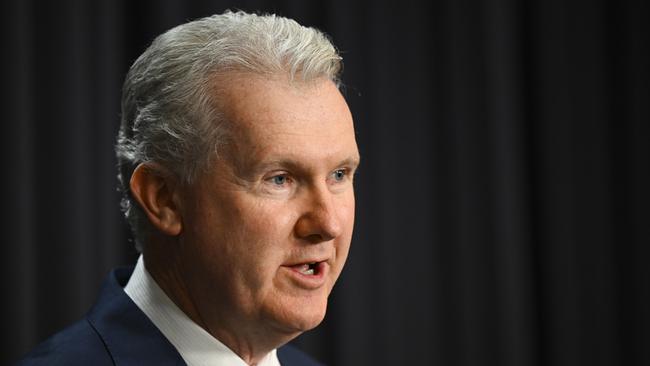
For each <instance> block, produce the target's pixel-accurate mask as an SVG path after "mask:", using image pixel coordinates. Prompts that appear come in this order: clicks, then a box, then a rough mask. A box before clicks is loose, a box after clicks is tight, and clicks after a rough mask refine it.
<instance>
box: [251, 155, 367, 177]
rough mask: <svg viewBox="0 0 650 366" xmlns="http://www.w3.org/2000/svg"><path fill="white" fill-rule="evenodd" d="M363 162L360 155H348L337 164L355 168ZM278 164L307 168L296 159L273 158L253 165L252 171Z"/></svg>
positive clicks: (299, 168) (294, 167) (255, 171)
mask: <svg viewBox="0 0 650 366" xmlns="http://www.w3.org/2000/svg"><path fill="white" fill-rule="evenodd" d="M360 163H361V158H360V157H358V156H357V157H348V158H345V159H343V160H341V161H340V162H338V163H337V164H336V166H350V167H352V168H353V169H356V168H357V167H358V166H359V164H360ZM273 166H278V167H287V168H289V169H292V170H305V169H304V168H303V166H302V165H301V164H300V163H298V162H297V161H296V160H294V159H272V160H269V161H266V162H263V163H261V164H259V165H256V166H253V167H252V169H251V172H252V173H254V174H257V173H259V172H261V171H264V170H266V169H268V168H269V167H273Z"/></svg>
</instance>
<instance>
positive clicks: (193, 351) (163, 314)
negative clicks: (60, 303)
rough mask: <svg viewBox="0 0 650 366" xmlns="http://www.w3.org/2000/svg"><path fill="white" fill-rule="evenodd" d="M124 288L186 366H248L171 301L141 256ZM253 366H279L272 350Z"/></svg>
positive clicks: (274, 351)
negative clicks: (174, 348)
mask: <svg viewBox="0 0 650 366" xmlns="http://www.w3.org/2000/svg"><path fill="white" fill-rule="evenodd" d="M124 291H125V292H126V294H127V295H129V297H130V298H131V300H133V302H135V304H136V305H137V306H138V307H139V308H140V310H142V312H144V313H145V314H146V315H147V317H148V318H149V320H151V322H153V324H154V325H155V326H156V327H157V328H158V329H159V330H160V332H161V333H162V334H163V335H164V336H165V337H166V338H167V339H168V340H169V342H170V343H171V344H172V345H173V346H174V347H176V350H177V351H178V353H180V355H181V357H182V358H183V360H185V362H186V363H187V364H188V366H248V365H247V364H246V362H244V360H242V359H241V358H240V357H239V356H238V355H237V354H236V353H235V352H233V351H232V350H230V349H229V348H228V347H226V346H225V345H224V344H223V343H221V342H219V341H218V340H217V339H216V338H214V337H213V336H212V335H211V334H210V333H208V332H206V331H205V330H204V329H203V328H201V327H200V326H199V325H198V324H196V323H194V322H193V321H192V319H190V318H189V317H188V316H187V315H186V314H185V313H184V312H183V311H182V310H181V309H180V308H178V306H176V304H174V302H173V301H172V300H171V299H170V298H169V297H168V296H167V295H166V294H165V292H163V290H162V289H161V288H160V287H159V286H158V284H157V283H156V281H155V280H154V279H153V278H152V277H151V275H150V274H149V272H148V271H147V269H146V268H145V266H144V260H143V258H142V255H141V256H140V258H138V264H137V265H136V266H135V270H134V271H133V274H132V275H131V278H130V279H129V282H128V283H127V285H126V287H125V288H124ZM257 365H258V366H280V361H279V360H278V357H277V354H276V350H273V351H271V352H270V353H269V354H268V355H266V356H265V357H264V358H263V359H262V360H261V361H260V362H259V363H258V364H257Z"/></svg>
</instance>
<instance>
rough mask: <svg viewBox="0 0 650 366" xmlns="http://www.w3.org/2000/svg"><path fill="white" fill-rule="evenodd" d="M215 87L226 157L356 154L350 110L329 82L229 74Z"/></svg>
mask: <svg viewBox="0 0 650 366" xmlns="http://www.w3.org/2000/svg"><path fill="white" fill-rule="evenodd" d="M215 83H216V84H218V85H215V87H216V90H215V97H216V98H215V99H216V101H217V105H218V108H219V110H220V111H221V112H222V113H223V118H224V119H225V120H226V121H227V122H226V123H227V124H228V129H229V131H230V136H229V143H228V145H229V148H227V149H226V150H228V151H229V152H230V154H231V155H232V156H230V157H231V158H233V159H235V160H237V161H242V160H243V161H248V160H249V159H250V158H257V159H262V158H264V157H271V156H275V157H277V158H279V157H281V156H291V157H292V158H294V159H298V160H299V159H300V158H302V157H304V158H306V159H316V158H317V157H318V155H322V156H325V155H354V154H357V155H358V152H357V150H356V141H355V138H354V126H353V122H352V116H351V114H350V110H349V108H348V106H347V103H346V102H345V99H344V98H343V96H342V95H341V93H340V92H339V90H338V87H337V85H336V84H335V83H334V82H333V81H331V80H329V79H326V78H320V79H314V80H308V81H303V80H290V79H288V78H286V77H283V76H279V77H265V76H258V75H250V74H234V75H233V74H230V75H227V76H223V77H220V78H217V79H216V81H215ZM317 153H319V154H317ZM243 161H242V163H243Z"/></svg>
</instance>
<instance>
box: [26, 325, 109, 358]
mask: <svg viewBox="0 0 650 366" xmlns="http://www.w3.org/2000/svg"><path fill="white" fill-rule="evenodd" d="M113 364H114V363H113V360H112V359H111V356H110V354H109V353H108V351H107V350H106V346H105V345H104V343H103V342H102V339H101V338H100V337H99V335H98V334H97V332H96V331H95V330H94V329H93V327H92V326H91V325H90V323H89V322H88V320H87V319H85V318H84V319H82V320H80V321H78V322H77V323H74V324H73V325H71V326H69V327H68V328H66V329H64V330H62V331H61V332H59V333H57V334H55V335H53V336H51V337H50V338H48V339H47V340H45V341H44V342H43V343H41V344H39V345H38V346H36V348H34V349H32V350H31V351H30V352H29V353H28V354H27V355H25V357H24V358H23V359H22V360H20V361H18V363H17V365H18V366H32V365H33V366H40V365H55V366H56V365H71V366H75V365H97V366H104V365H113Z"/></svg>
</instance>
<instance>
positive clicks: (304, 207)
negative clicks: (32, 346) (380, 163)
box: [144, 74, 359, 364]
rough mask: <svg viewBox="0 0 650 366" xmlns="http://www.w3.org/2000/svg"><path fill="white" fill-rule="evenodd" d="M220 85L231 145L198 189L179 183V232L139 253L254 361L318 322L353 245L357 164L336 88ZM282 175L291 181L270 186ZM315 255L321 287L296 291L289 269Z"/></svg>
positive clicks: (235, 81) (174, 294)
mask: <svg viewBox="0 0 650 366" xmlns="http://www.w3.org/2000/svg"><path fill="white" fill-rule="evenodd" d="M219 85H220V87H221V92H220V95H219V97H218V98H215V99H216V100H219V101H220V103H222V105H221V107H223V109H222V110H223V111H225V112H224V113H225V115H224V116H225V117H226V119H227V120H228V121H229V123H230V124H231V126H230V128H229V130H230V132H231V134H232V135H231V139H230V141H231V143H229V144H227V145H225V147H224V148H223V150H222V151H223V154H222V155H221V156H220V157H219V158H216V159H214V161H213V162H212V163H211V168H210V169H209V170H207V171H206V172H204V173H202V174H201V175H200V176H199V177H198V179H197V180H196V182H193V183H191V184H188V185H177V186H175V189H176V191H174V194H175V195H178V197H180V198H179V200H180V202H178V204H177V205H176V206H177V209H178V217H179V220H180V221H181V225H180V226H181V227H182V228H181V230H180V233H178V235H176V236H174V235H172V236H169V235H163V234H162V233H160V232H159V233H156V234H155V237H154V238H152V242H153V243H154V244H153V245H147V246H146V247H145V252H144V256H145V258H146V259H147V261H146V263H147V268H148V270H149V271H150V273H151V274H152V276H153V277H154V279H156V281H157V282H158V283H159V284H160V285H161V288H162V289H163V291H165V293H167V295H168V296H169V297H170V298H171V299H172V300H173V301H174V302H175V303H176V304H177V305H178V306H179V307H180V308H181V309H182V310H183V311H184V312H185V313H187V314H188V316H190V318H191V319H192V320H193V321H195V322H196V323H197V324H199V325H200V326H201V327H203V328H204V329H206V331H208V332H209V333H210V334H212V335H213V336H214V337H215V338H217V339H219V340H220V341H221V342H222V343H224V344H225V345H226V346H228V347H229V348H231V349H232V350H233V351H234V352H235V353H237V354H238V355H239V356H240V357H241V358H242V359H244V360H245V361H246V362H247V363H249V364H255V363H257V362H259V360H260V359H261V358H262V357H264V356H265V355H266V354H268V352H270V351H271V350H273V349H274V348H277V347H278V346H280V345H282V344H285V343H286V342H288V341H290V340H291V339H293V338H294V337H296V336H297V335H299V334H300V333H302V332H304V331H306V330H309V329H312V328H313V327H315V326H316V325H318V324H319V323H320V322H321V321H322V319H323V317H324V315H325V309H326V304H327V297H328V295H329V293H330V292H331V290H332V287H333V286H334V282H335V281H336V279H337V278H338V276H339V274H340V271H341V269H342V267H343V264H344V262H345V259H346V258H347V253H348V249H349V245H350V240H351V236H352V228H353V223H354V193H353V182H352V179H353V174H354V171H355V169H356V166H357V164H358V161H359V157H358V150H357V147H356V142H355V139H354V128H353V125H352V119H351V116H350V112H349V110H348V108H347V104H346V103H345V101H344V99H343V97H342V96H341V94H340V92H339V91H338V88H337V87H336V85H335V84H334V83H333V82H332V81H330V80H328V79H318V80H312V81H309V82H306V83H304V84H299V83H296V82H295V81H294V82H289V81H287V80H285V79H283V78H282V77H278V78H271V79H268V78H264V77H259V76H252V75H241V74H238V75H236V76H229V77H228V78H227V80H221V81H220V82H219ZM235 141H237V143H234V142H235ZM278 163H280V164H279V165H274V164H278ZM267 169H268V170H267ZM337 169H346V174H347V175H344V176H343V178H342V180H341V181H339V180H338V179H336V180H335V179H334V178H332V172H334V171H335V170H337ZM277 172H284V173H283V174H287V176H288V177H289V180H287V181H286V185H281V186H280V187H278V186H277V185H275V184H274V183H273V182H272V181H269V177H270V176H273V175H274V174H276V173H277ZM150 258H151V259H152V260H150ZM317 258H324V259H327V263H328V264H329V268H330V271H329V272H328V273H327V274H326V276H325V282H324V286H323V287H321V288H318V289H313V290H306V289H305V288H302V287H299V286H297V284H298V283H297V282H295V279H294V277H295V276H296V274H295V273H294V272H293V270H291V269H289V268H288V267H286V266H287V265H294V264H297V262H299V261H307V260H313V259H317ZM149 264H151V265H149ZM150 267H151V268H150Z"/></svg>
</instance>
